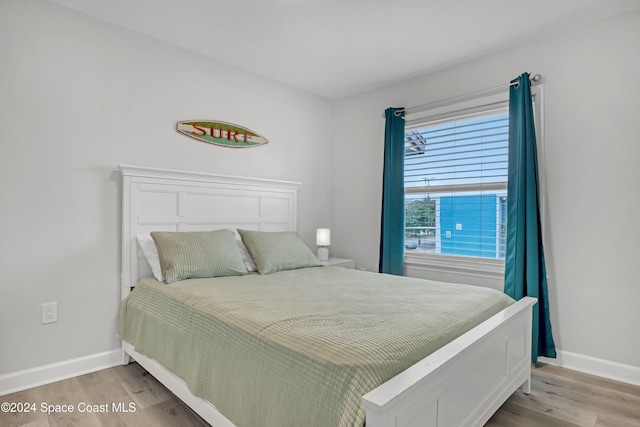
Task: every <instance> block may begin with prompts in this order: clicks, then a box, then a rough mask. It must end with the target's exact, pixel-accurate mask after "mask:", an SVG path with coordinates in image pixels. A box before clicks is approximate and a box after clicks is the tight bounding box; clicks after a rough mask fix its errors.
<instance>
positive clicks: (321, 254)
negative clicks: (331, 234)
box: [316, 246, 329, 261]
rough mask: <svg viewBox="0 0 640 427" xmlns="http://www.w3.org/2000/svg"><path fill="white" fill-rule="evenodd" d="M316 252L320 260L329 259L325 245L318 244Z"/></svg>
mask: <svg viewBox="0 0 640 427" xmlns="http://www.w3.org/2000/svg"><path fill="white" fill-rule="evenodd" d="M316 254H317V255H318V259H319V260H320V261H329V249H328V248H326V247H325V246H320V247H319V248H318V251H317V252H316Z"/></svg>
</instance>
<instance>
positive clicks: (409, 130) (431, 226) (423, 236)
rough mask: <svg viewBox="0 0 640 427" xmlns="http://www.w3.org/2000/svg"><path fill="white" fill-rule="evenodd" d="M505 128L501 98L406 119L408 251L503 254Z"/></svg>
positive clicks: (406, 224)
mask: <svg viewBox="0 0 640 427" xmlns="http://www.w3.org/2000/svg"><path fill="white" fill-rule="evenodd" d="M508 132H509V116H508V109H507V106H506V105H505V104H504V103H502V104H499V105H495V104H493V105H491V106H489V107H485V108H480V109H475V110H474V111H472V112H469V111H465V112H458V113H452V114H448V115H447V116H445V117H442V116H440V117H438V118H434V119H422V120H420V121H417V122H408V123H407V125H406V128H405V249H406V250H407V251H412V252H426V253H441V254H448V255H459V256H475V257H485V258H498V259H500V258H504V245H505V235H504V233H505V230H506V227H505V223H504V221H505V219H506V192H507V172H508V171H507V163H508Z"/></svg>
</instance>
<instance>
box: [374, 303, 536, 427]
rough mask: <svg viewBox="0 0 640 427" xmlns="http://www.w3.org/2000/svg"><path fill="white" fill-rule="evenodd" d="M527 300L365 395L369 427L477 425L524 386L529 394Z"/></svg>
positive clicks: (529, 353) (512, 306) (528, 308)
mask: <svg viewBox="0 0 640 427" xmlns="http://www.w3.org/2000/svg"><path fill="white" fill-rule="evenodd" d="M536 301H537V300H536V299H535V298H530V297H525V298H523V299H521V300H520V301H517V302H516V303H515V304H513V305H511V306H510V307H508V308H507V309H505V310H503V311H502V312H500V313H498V314H496V315H495V316H493V317H491V318H490V319H488V320H487V321H485V322H483V323H482V324H480V325H478V326H477V327H476V328H474V329H472V330H471V331H469V332H467V333H465V334H464V335H462V336H460V337H459V338H457V339H455V340H454V341H452V342H451V343H449V344H448V345H446V346H445V347H443V348H441V349H439V350H438V351H436V352H434V353H433V354H431V355H430V356H428V357H426V358H425V359H423V360H422V361H420V362H419V363H417V364H415V365H413V366H412V367H410V368H409V369H407V370H406V371H404V372H402V373H401V374H399V375H397V376H396V377H394V378H392V379H391V380H389V381H387V382H386V383H384V384H382V385H381V386H379V387H377V388H376V389H374V390H372V391H371V392H369V393H367V394H366V395H365V396H364V397H363V398H362V403H363V405H364V406H365V408H366V411H367V427H401V426H403V427H404V426H418V425H419V426H440V427H443V426H481V425H484V424H485V423H486V422H487V420H488V419H489V418H491V416H492V415H493V414H494V413H495V411H497V410H498V408H499V407H500V406H501V405H502V404H503V403H504V402H505V401H506V400H507V399H508V398H509V396H510V395H511V394H512V393H513V392H514V391H515V390H517V389H518V387H520V386H522V387H523V391H524V392H525V393H529V392H530V390H531V319H532V317H531V314H532V311H531V309H532V307H533V305H534V304H535V303H536Z"/></svg>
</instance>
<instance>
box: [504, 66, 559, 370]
mask: <svg viewBox="0 0 640 427" xmlns="http://www.w3.org/2000/svg"><path fill="white" fill-rule="evenodd" d="M508 178H509V184H508V190H507V191H508V193H507V200H508V202H507V203H508V204H507V253H506V260H505V277H504V292H505V293H506V294H507V295H509V296H510V297H512V298H514V299H516V300H518V299H520V298H522V297H524V296H531V297H535V298H538V303H537V304H536V305H535V306H534V307H533V330H532V333H533V336H532V340H533V342H532V346H531V360H532V361H533V362H536V360H537V358H538V356H547V357H556V349H555V344H554V342H553V335H552V333H551V322H550V320H549V295H548V292H547V273H546V267H545V262H544V249H543V246H542V227H541V223H540V196H539V188H538V186H539V185H538V183H539V180H538V156H537V149H536V132H535V128H534V117H533V104H532V99H531V84H530V81H529V74H528V73H524V74H522V75H521V76H520V77H518V78H516V79H515V80H513V81H512V82H511V88H510V90H509V177H508Z"/></svg>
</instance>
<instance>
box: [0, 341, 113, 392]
mask: <svg viewBox="0 0 640 427" xmlns="http://www.w3.org/2000/svg"><path fill="white" fill-rule="evenodd" d="M121 364H122V352H121V351H120V349H117V350H110V351H105V352H103V353H96V354H90V355H88V356H83V357H78V358H76V359H70V360H65V361H63V362H58V363H52V364H50V365H44V366H38V367H36V368H30V369H25V370H23V371H18V372H12V373H10V374H5V375H0V396H4V395H5V394H10V393H15V392H17V391H22V390H26V389H28V388H32V387H38V386H41V385H44V384H50V383H54V382H56V381H60V380H66V379H68V378H73V377H77V376H79V375H84V374H88V373H90V372H95V371H99V370H101V369H106V368H111V367H113V366H117V365H121Z"/></svg>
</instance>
